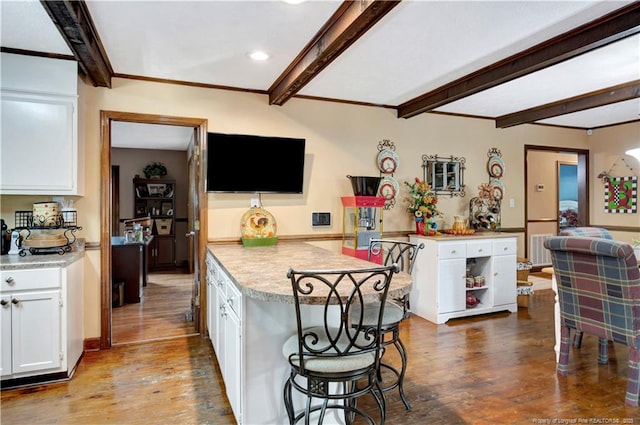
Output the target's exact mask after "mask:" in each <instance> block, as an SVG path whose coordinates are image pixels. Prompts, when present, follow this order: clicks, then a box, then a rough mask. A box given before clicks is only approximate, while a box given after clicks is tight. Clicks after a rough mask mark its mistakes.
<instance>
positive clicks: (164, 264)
mask: <svg viewBox="0 0 640 425" xmlns="http://www.w3.org/2000/svg"><path fill="white" fill-rule="evenodd" d="M151 252H152V255H151V257H150V264H149V267H150V268H151V269H152V270H161V269H172V268H174V267H175V265H176V252H175V239H174V237H173V236H157V235H156V236H154V237H153V241H151Z"/></svg>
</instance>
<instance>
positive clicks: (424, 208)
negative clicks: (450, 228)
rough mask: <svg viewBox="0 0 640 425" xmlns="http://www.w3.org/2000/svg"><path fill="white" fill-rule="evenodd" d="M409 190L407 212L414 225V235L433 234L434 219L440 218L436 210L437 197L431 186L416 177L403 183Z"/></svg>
mask: <svg viewBox="0 0 640 425" xmlns="http://www.w3.org/2000/svg"><path fill="white" fill-rule="evenodd" d="M404 184H405V185H406V186H407V187H408V188H409V195H408V196H407V197H406V199H405V200H406V202H407V212H408V213H409V214H411V217H412V218H413V220H414V221H415V223H416V233H418V234H421V235H429V234H435V228H434V226H433V225H434V224H435V221H434V220H435V219H436V218H437V217H442V212H441V211H440V210H439V209H438V197H437V196H436V194H435V193H434V192H433V191H432V190H431V186H429V184H427V182H424V181H422V180H420V179H419V178H418V177H416V178H415V180H414V181H413V182H404Z"/></svg>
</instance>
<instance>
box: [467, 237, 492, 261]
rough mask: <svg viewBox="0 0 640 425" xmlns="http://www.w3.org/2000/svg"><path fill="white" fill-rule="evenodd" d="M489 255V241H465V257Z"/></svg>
mask: <svg viewBox="0 0 640 425" xmlns="http://www.w3.org/2000/svg"><path fill="white" fill-rule="evenodd" d="M489 256H491V241H473V242H467V258H473V257H489Z"/></svg>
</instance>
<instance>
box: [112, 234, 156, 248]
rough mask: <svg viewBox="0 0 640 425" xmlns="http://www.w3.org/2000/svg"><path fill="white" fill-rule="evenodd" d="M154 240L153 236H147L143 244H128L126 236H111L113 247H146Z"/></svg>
mask: <svg viewBox="0 0 640 425" xmlns="http://www.w3.org/2000/svg"><path fill="white" fill-rule="evenodd" d="M152 240H153V235H149V236H145V237H144V240H143V241H142V242H127V241H126V238H125V237H124V236H111V246H125V245H126V246H129V245H144V246H147V245H149V244H150V243H151V241H152Z"/></svg>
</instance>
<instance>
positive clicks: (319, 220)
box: [311, 212, 331, 226]
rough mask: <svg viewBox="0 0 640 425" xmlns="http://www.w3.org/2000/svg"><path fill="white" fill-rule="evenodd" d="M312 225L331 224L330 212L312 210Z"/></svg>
mask: <svg viewBox="0 0 640 425" xmlns="http://www.w3.org/2000/svg"><path fill="white" fill-rule="evenodd" d="M311 225H312V226H331V213H328V212H314V213H311Z"/></svg>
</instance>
